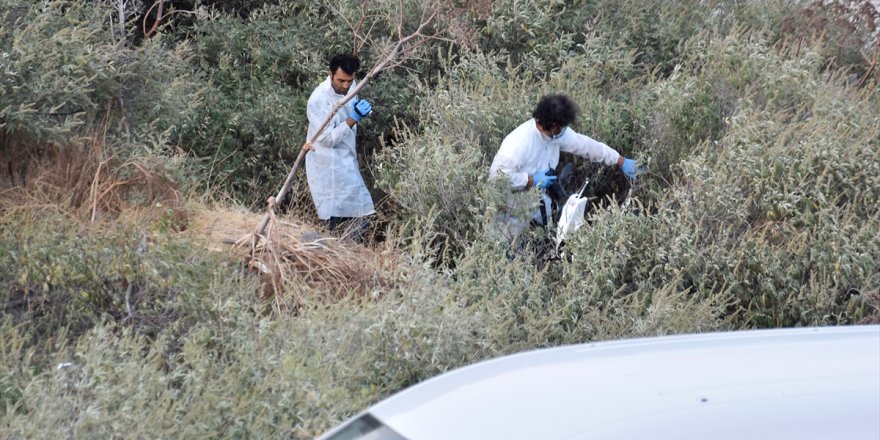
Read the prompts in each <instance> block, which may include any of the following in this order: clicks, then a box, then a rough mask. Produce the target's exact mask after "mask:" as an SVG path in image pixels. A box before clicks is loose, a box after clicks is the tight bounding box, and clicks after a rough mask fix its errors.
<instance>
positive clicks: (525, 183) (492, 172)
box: [489, 147, 535, 190]
mask: <svg viewBox="0 0 880 440" xmlns="http://www.w3.org/2000/svg"><path fill="white" fill-rule="evenodd" d="M502 174H503V175H504V176H505V177H507V178H508V179H510V185H511V187H512V188H513V189H514V190H523V189H529V188H531V187H532V185H533V184H534V183H535V182H534V177H533V176H531V175H529V174H528V173H524V172H522V171H519V164H518V162H517V160H516V158H515V157H513V155H511V154H507V152H506V151H505V149H504V147H502V148H501V150H500V151H498V154H496V155H495V159H494V160H493V161H492V166H491V167H490V168H489V178H490V179H494V178H495V177H498V176H499V175H502Z"/></svg>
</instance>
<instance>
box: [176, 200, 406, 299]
mask: <svg viewBox="0 0 880 440" xmlns="http://www.w3.org/2000/svg"><path fill="white" fill-rule="evenodd" d="M194 212H196V213H197V214H196V215H195V216H194V217H193V221H192V223H191V227H190V230H189V231H188V233H189V234H191V235H192V236H194V237H199V238H201V239H204V240H206V243H207V245H208V247H209V249H213V250H218V247H221V246H225V247H226V249H227V251H228V252H230V254H231V255H234V256H235V258H241V259H242V260H243V261H244V264H245V265H246V267H247V268H248V269H249V270H251V271H253V272H254V273H257V274H259V275H260V276H262V277H263V280H264V290H263V294H264V298H265V299H272V300H273V301H274V304H275V309H276V311H279V312H280V311H282V310H286V309H290V308H293V309H295V308H297V307H299V306H301V305H304V304H325V303H332V302H334V301H338V300H340V299H343V298H349V297H364V298H375V297H377V296H378V295H379V292H381V291H382V290H385V289H386V288H387V287H388V286H389V285H392V284H397V283H399V282H400V280H393V279H391V278H392V277H390V276H389V275H387V274H389V273H393V272H394V270H393V268H394V267H395V266H396V265H397V256H396V254H395V253H394V252H393V251H392V250H388V249H372V248H368V247H365V246H362V245H360V244H357V243H354V242H351V241H350V240H348V239H346V238H345V237H344V236H343V237H342V238H337V237H332V236H328V235H326V234H322V233H321V232H319V231H318V230H317V228H312V227H310V226H308V225H307V224H304V223H301V222H297V221H296V220H294V219H290V218H285V217H279V216H273V217H272V219H271V221H270V222H269V225H268V227H267V229H266V232H265V234H264V235H262V236H259V237H258V236H255V235H254V232H253V231H254V230H255V229H256V227H257V225H258V224H259V222H260V220H261V219H262V216H263V214H260V213H249V212H246V211H244V210H243V209H240V208H239V209H231V210H229V209H224V208H214V209H207V208H203V209H197V210H195V211H194ZM236 238H237V239H236ZM395 278H396V277H395Z"/></svg>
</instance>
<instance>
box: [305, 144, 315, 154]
mask: <svg viewBox="0 0 880 440" xmlns="http://www.w3.org/2000/svg"><path fill="white" fill-rule="evenodd" d="M302 149H303V150H306V152H309V151H313V150H314V149H315V146H314V145H313V144H312V143H311V142H306V143H305V144H303V148H302Z"/></svg>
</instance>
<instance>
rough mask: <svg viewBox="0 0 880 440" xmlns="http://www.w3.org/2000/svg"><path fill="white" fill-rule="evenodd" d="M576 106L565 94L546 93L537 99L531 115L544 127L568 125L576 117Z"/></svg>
mask: <svg viewBox="0 0 880 440" xmlns="http://www.w3.org/2000/svg"><path fill="white" fill-rule="evenodd" d="M577 113H578V108H577V105H575V103H574V102H572V100H571V99H570V98H569V97H568V96H565V95H548V96H545V97H543V98H541V100H540V101H538V105H537V106H536V107H535V111H533V112H532V117H533V118H535V120H536V121H538V123H539V124H541V126H542V127H544V128H551V127H553V126H554V125H558V126H560V127H568V126H569V125H571V123H572V122H574V119H575V118H576V117H577Z"/></svg>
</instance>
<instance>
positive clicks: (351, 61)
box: [330, 53, 361, 75]
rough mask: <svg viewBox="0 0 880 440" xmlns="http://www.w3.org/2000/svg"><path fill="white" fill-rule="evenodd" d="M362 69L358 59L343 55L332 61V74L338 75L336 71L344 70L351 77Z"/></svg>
mask: <svg viewBox="0 0 880 440" xmlns="http://www.w3.org/2000/svg"><path fill="white" fill-rule="evenodd" d="M360 68H361V60H359V59H358V57H356V56H354V55H351V54H347V53H341V54H339V55H336V56H334V57H333V58H331V59H330V73H336V69H342V70H343V71H344V72H345V73H347V74H349V75H354V74H355V73H356V72H357V71H358V69H360Z"/></svg>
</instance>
